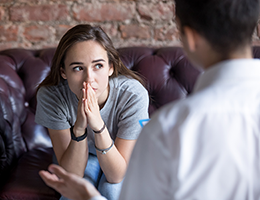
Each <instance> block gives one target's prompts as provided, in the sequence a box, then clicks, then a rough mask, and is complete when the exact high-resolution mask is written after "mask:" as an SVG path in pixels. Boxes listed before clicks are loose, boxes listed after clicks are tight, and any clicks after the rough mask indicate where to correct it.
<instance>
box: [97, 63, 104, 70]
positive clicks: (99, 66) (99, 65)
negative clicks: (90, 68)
mask: <svg viewBox="0 0 260 200" xmlns="http://www.w3.org/2000/svg"><path fill="white" fill-rule="evenodd" d="M102 67H103V65H101V64H97V65H95V69H101V68H102Z"/></svg>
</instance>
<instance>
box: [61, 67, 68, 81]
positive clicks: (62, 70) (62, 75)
mask: <svg viewBox="0 0 260 200" xmlns="http://www.w3.org/2000/svg"><path fill="white" fill-rule="evenodd" d="M60 74H61V77H62V78H64V79H67V76H66V73H65V69H63V68H62V67H61V68H60Z"/></svg>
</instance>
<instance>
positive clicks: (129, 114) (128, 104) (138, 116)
mask: <svg viewBox="0 0 260 200" xmlns="http://www.w3.org/2000/svg"><path fill="white" fill-rule="evenodd" d="M134 87H135V91H134V92H133V91H131V92H129V91H125V92H124V94H123V95H124V97H123V98H122V99H121V100H122V101H124V103H122V104H123V108H122V110H121V112H120V115H119V120H118V132H117V137H119V138H122V139H130V140H131V139H132V140H133V139H137V138H138V136H139V134H140V132H141V130H142V127H141V125H140V123H139V121H140V120H143V119H148V118H149V114H148V106H149V96H148V92H147V90H146V89H145V88H144V87H143V86H142V85H141V84H140V83H139V82H138V84H136V85H135V86H134ZM119 106H120V105H119Z"/></svg>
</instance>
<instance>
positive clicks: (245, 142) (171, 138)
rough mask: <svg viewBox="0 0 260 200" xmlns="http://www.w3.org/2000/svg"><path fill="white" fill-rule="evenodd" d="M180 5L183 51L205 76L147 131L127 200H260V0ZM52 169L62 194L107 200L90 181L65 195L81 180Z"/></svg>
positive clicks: (182, 1)
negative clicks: (259, 37) (255, 40)
mask: <svg viewBox="0 0 260 200" xmlns="http://www.w3.org/2000/svg"><path fill="white" fill-rule="evenodd" d="M175 2H176V20H177V23H178V27H179V30H180V34H181V38H182V43H183V48H184V50H185V52H186V54H187V56H188V57H189V59H190V60H191V62H192V63H194V64H195V65H196V66H198V67H200V68H202V69H203V70H204V72H203V73H202V74H201V75H200V77H199V78H198V79H197V82H196V84H195V87H194V90H193V92H192V94H191V95H189V96H188V97H187V98H186V99H182V100H179V101H176V102H172V103H170V104H168V105H166V106H165V107H163V108H162V109H160V110H159V111H158V112H156V113H155V114H153V116H152V117H151V120H150V121H149V122H148V123H147V124H146V125H145V127H144V128H143V130H142V132H141V134H140V136H139V138H138V140H137V142H136V145H135V148H134V150H133V153H132V156H131V159H130V162H129V166H128V169H127V172H126V176H125V180H124V183H123V186H122V190H121V194H120V198H119V199H120V200H133V199H134V200H138V199H140V200H144V199H156V200H157V199H160V200H161V199H169V200H170V199H171V200H172V199H203V200H204V199H205V200H219V199H221V200H231V199H236V200H240V199H241V200H244V199H248V200H258V199H260V181H259V177H260V154H259V150H260V149H259V147H260V139H259V138H260V100H259V99H260V88H259V87H258V86H259V85H260V60H257V59H253V55H252V48H251V38H252V34H253V31H254V29H255V26H256V24H257V21H258V17H259V8H260V3H259V0H250V1H249V0H236V1H234V0H175ZM151 133H152V134H151ZM49 170H50V172H51V173H52V174H51V173H49V172H47V171H41V172H40V175H41V177H42V178H43V180H44V181H45V182H46V183H47V184H48V185H49V186H51V187H53V188H54V189H56V190H57V191H61V192H63V193H64V194H65V195H67V196H70V195H74V196H71V197H73V198H75V197H76V196H75V195H78V196H77V197H79V198H78V199H91V200H94V199H102V198H103V197H101V196H100V195H99V194H98V193H96V191H95V190H94V191H93V190H92V189H91V188H90V187H89V186H88V185H87V184H88V183H86V182H81V183H78V185H80V186H81V189H78V188H75V187H74V188H73V189H71V190H68V191H64V190H65V189H66V188H68V186H67V185H66V184H68V185H72V184H73V183H75V182H77V181H78V177H76V176H72V175H71V174H70V173H67V172H66V171H64V170H63V169H62V168H60V167H59V166H55V165H51V166H50V167H49ZM57 177H59V178H60V179H58V178H57ZM65 183H66V184H65ZM74 189H75V190H74ZM80 195H81V196H80ZM75 199H77V198H75Z"/></svg>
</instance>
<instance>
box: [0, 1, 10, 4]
mask: <svg viewBox="0 0 260 200" xmlns="http://www.w3.org/2000/svg"><path fill="white" fill-rule="evenodd" d="M8 2H9V3H10V0H0V3H8Z"/></svg>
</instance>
